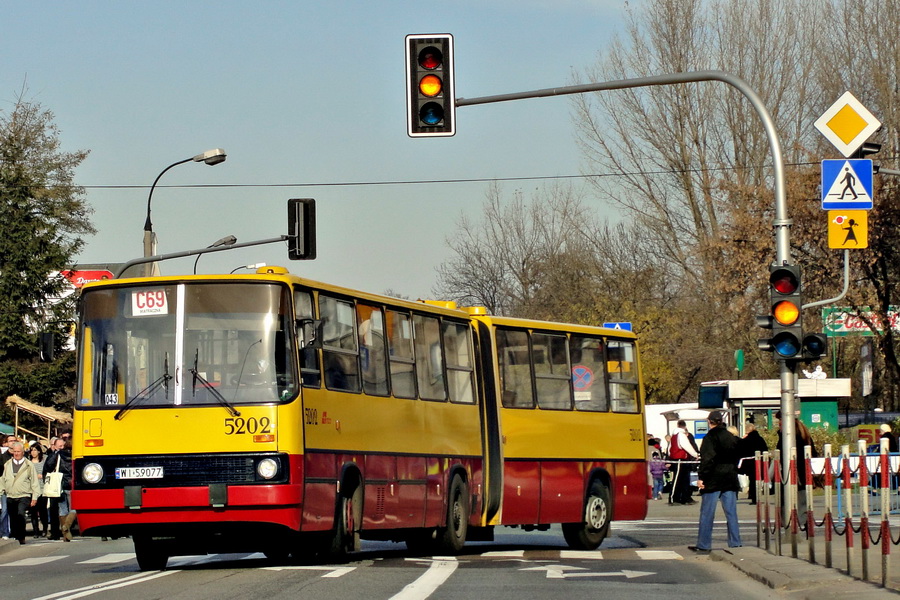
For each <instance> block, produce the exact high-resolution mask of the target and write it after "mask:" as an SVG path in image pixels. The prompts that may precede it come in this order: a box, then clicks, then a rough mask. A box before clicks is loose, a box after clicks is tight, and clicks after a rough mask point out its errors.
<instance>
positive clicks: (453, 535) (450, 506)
mask: <svg viewBox="0 0 900 600" xmlns="http://www.w3.org/2000/svg"><path fill="white" fill-rule="evenodd" d="M468 528H469V491H468V486H467V485H466V483H465V482H464V481H463V479H462V477H460V476H459V475H454V476H453V480H452V482H451V483H450V494H449V495H448V496H447V526H446V527H441V528H440V529H438V532H437V538H436V539H435V550H436V551H437V552H443V553H446V554H458V553H459V552H460V551H461V550H462V549H463V546H465V545H466V532H467V531H468Z"/></svg>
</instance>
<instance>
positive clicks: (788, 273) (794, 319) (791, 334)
mask: <svg viewBox="0 0 900 600" xmlns="http://www.w3.org/2000/svg"><path fill="white" fill-rule="evenodd" d="M800 292H801V282H800V267H798V266H796V265H773V266H771V267H770V268H769V306H770V307H771V313H770V314H769V315H765V316H762V317H757V324H758V325H759V326H760V327H763V328H765V329H771V330H772V337H770V338H767V339H762V340H759V343H758V344H759V348H760V349H761V350H767V351H770V352H773V353H774V354H775V358H776V359H792V358H794V359H799V358H801V357H802V352H803V327H802V322H801V318H800V312H801V311H800V308H801V306H803V302H802V297H801V293H800Z"/></svg>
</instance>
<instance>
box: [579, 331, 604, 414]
mask: <svg viewBox="0 0 900 600" xmlns="http://www.w3.org/2000/svg"><path fill="white" fill-rule="evenodd" d="M569 348H570V350H571V353H572V354H571V357H572V360H571V362H572V387H573V388H574V390H575V410H590V411H606V410H609V399H608V398H607V397H606V368H605V365H606V363H605V362H604V360H603V339H602V338H591V337H581V336H577V335H573V336H572V339H571V340H570V341H569Z"/></svg>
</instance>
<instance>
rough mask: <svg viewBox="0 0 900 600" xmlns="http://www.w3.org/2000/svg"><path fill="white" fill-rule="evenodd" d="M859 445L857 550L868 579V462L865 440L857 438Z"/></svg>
mask: <svg viewBox="0 0 900 600" xmlns="http://www.w3.org/2000/svg"><path fill="white" fill-rule="evenodd" d="M856 444H857V446H858V447H859V471H858V475H857V477H858V478H859V537H860V544H859V551H860V556H861V558H862V578H863V581H868V580H869V552H868V550H869V547H870V541H871V540H870V538H869V464H868V462H867V461H866V458H867V456H866V441H865V440H857V442H856Z"/></svg>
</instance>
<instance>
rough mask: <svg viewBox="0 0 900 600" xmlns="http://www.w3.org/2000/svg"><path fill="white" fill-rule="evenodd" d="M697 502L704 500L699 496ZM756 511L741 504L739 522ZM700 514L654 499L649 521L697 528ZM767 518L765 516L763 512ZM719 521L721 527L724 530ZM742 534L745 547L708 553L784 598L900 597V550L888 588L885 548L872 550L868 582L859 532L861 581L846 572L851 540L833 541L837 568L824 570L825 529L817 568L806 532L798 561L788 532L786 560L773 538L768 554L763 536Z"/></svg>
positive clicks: (719, 517)
mask: <svg viewBox="0 0 900 600" xmlns="http://www.w3.org/2000/svg"><path fill="white" fill-rule="evenodd" d="M742 496H743V495H742ZM696 499H697V500H698V501H699V498H696ZM756 508H757V507H756V506H751V505H750V504H749V503H748V502H747V500H746V499H743V498H742V499H741V500H738V519H739V520H740V521H741V522H742V523H746V522H751V523H755V522H757V512H756ZM699 514H700V509H699V504H698V505H695V506H693V507H687V506H681V505H675V506H669V505H668V504H667V503H665V502H664V501H656V502H654V501H651V502H650V510H649V514H648V518H656V519H669V520H683V521H684V522H686V523H688V522H691V523H695V524H696V523H697V519H698V517H699ZM764 518H765V514H763V519H764ZM770 519H773V520H774V512H773V509H771V508H770ZM821 520H822V515H816V521H817V522H819V521H821ZM720 522H721V527H720V526H719V523H720ZM773 526H774V525H773ZM870 526H874V527H875V529H876V530H877V527H878V526H879V523H877V522H876V523H873V524H870ZM742 529H743V528H742ZM839 529H843V524H842V523H841V524H839ZM895 529H896V527H895ZM716 531H724V515H723V514H722V510H721V507H719V508H718V510H717V511H716ZM770 531H771V530H770ZM742 535H743V538H744V539H743V541H744V547H742V548H715V549H714V550H713V551H712V552H711V553H710V555H709V556H710V559H711V560H714V561H720V562H724V563H727V564H730V565H731V566H733V567H734V568H735V569H737V570H739V571H741V572H742V573H744V574H746V575H747V576H748V577H751V578H753V579H755V580H757V581H759V582H761V583H764V584H766V585H767V586H769V587H770V588H772V589H773V590H776V591H778V592H779V593H780V594H781V595H782V597H786V598H798V599H800V598H803V599H805V598H810V599H814V600H830V599H832V598H834V599H837V598H842V599H846V598H848V597H852V598H854V600H866V599H868V598H886V597H894V596H895V595H897V594H900V548H897V547H895V546H893V545H892V546H891V553H892V554H891V556H890V558H889V561H890V562H889V568H888V574H889V577H888V582H887V587H885V588H883V587H881V568H882V556H881V546H880V545H877V546H874V547H872V548H870V549H869V551H868V569H869V580H868V581H869V582H868V583H867V582H865V581H862V579H861V574H862V566H861V562H862V560H861V552H862V550H861V547H860V546H861V544H860V536H859V533H854V542H855V548H854V550H853V551H854V559H853V561H852V563H851V566H852V567H853V570H852V572H853V574H854V575H856V577H853V576H851V575H848V574H847V551H846V540H845V538H844V537H843V536H837V535H835V536H834V537H833V540H832V542H831V545H832V550H831V555H832V564H833V567H831V568H829V567H826V566H824V564H825V534H824V530H823V528H822V527H818V528H817V529H816V532H815V538H814V540H813V542H814V550H815V557H816V563H818V564H814V563H812V562H810V561H809V559H808V558H809V544H808V542H807V539H806V534H805V532H803V531H801V532H799V533H798V535H797V558H794V557H793V547H792V543H791V539H790V535H789V534H785V533H782V541H781V553H782V555H781V556H778V555H777V554H776V548H777V546H776V538H775V535H774V534H770V545H769V547H770V549H771V551H767V550H766V548H765V538H764V537H763V538H762V542H761V547H758V546H757V541H756V538H757V536H756V534H755V533H752V532H748V531H746V529H744V530H743V531H742ZM763 535H764V534H763ZM894 535H896V533H894ZM851 595H852V596H851Z"/></svg>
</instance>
